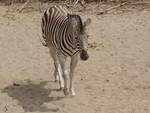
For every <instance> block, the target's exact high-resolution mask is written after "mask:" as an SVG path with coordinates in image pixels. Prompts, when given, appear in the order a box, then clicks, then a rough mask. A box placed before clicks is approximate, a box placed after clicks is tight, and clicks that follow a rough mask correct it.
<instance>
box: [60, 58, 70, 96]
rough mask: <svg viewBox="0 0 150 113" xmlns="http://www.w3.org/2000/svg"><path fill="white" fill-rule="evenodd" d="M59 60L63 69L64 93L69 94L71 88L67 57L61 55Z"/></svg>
mask: <svg viewBox="0 0 150 113" xmlns="http://www.w3.org/2000/svg"><path fill="white" fill-rule="evenodd" d="M59 60H60V63H61V69H62V73H63V78H64V94H65V95H68V94H69V88H68V71H67V66H66V59H65V58H64V57H62V56H60V57H59Z"/></svg>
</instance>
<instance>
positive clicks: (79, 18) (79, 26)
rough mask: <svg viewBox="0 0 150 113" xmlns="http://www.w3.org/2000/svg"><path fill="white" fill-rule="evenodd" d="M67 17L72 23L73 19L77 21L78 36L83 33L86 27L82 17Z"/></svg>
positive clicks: (72, 15) (69, 15)
mask: <svg viewBox="0 0 150 113" xmlns="http://www.w3.org/2000/svg"><path fill="white" fill-rule="evenodd" d="M67 16H68V18H69V21H71V20H72V19H75V20H76V21H77V32H78V34H81V33H83V31H84V27H83V23H82V19H81V17H80V16H79V15H75V14H68V15H67Z"/></svg>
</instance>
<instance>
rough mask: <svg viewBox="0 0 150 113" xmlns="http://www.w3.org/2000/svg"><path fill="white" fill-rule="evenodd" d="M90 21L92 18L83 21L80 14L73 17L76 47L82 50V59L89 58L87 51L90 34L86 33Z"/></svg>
mask: <svg viewBox="0 0 150 113" xmlns="http://www.w3.org/2000/svg"><path fill="white" fill-rule="evenodd" d="M90 23H91V19H90V18H88V19H87V20H86V21H85V22H83V23H82V20H81V18H80V16H78V15H75V18H73V20H72V24H71V25H72V28H73V30H72V31H73V42H74V44H75V46H76V48H77V49H78V50H79V51H80V58H81V60H87V59H88V57H89V56H88V53H87V44H88V40H87V39H88V35H87V33H86V27H87V26H88V25H89V24H90Z"/></svg>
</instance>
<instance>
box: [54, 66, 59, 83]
mask: <svg viewBox="0 0 150 113" xmlns="http://www.w3.org/2000/svg"><path fill="white" fill-rule="evenodd" d="M54 65H55V63H54ZM54 78H55V82H58V81H59V75H58V71H57V67H56V65H55V71H54Z"/></svg>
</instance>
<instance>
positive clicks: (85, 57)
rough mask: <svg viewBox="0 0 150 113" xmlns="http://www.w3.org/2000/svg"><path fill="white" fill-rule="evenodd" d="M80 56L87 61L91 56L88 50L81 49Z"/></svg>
mask: <svg viewBox="0 0 150 113" xmlns="http://www.w3.org/2000/svg"><path fill="white" fill-rule="evenodd" d="M80 58H81V60H83V61H86V60H87V59H88V58H89V55H88V53H87V51H85V50H81V53H80Z"/></svg>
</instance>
